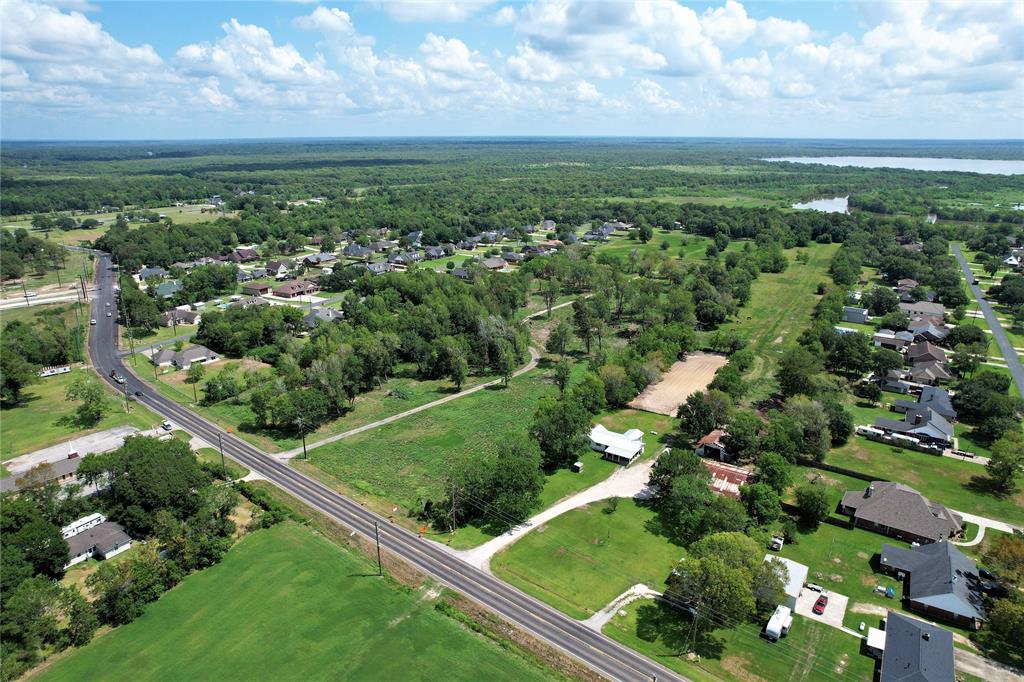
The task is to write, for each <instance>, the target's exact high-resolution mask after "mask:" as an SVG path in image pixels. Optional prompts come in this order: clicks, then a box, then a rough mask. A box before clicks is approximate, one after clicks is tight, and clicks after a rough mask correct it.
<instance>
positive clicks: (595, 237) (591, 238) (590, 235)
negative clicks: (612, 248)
mask: <svg viewBox="0 0 1024 682" xmlns="http://www.w3.org/2000/svg"><path fill="white" fill-rule="evenodd" d="M583 241H585V242H604V241H608V237H606V236H604V235H603V234H601V233H600V232H594V231H590V232H586V233H584V234H583Z"/></svg>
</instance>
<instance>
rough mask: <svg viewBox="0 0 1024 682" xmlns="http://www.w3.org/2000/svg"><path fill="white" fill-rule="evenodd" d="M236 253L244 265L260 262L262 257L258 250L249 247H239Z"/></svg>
mask: <svg viewBox="0 0 1024 682" xmlns="http://www.w3.org/2000/svg"><path fill="white" fill-rule="evenodd" d="M235 253H236V254H238V257H239V258H240V259H241V260H242V262H243V263H248V262H249V261H254V260H259V257H260V254H259V252H258V251H256V249H254V248H252V247H249V246H239V247H238V248H237V249H235Z"/></svg>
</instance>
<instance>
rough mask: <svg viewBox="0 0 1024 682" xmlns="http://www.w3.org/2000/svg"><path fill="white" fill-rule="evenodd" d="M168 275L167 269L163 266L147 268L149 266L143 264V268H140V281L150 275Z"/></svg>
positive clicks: (143, 280)
mask: <svg viewBox="0 0 1024 682" xmlns="http://www.w3.org/2000/svg"><path fill="white" fill-rule="evenodd" d="M166 276H167V271H166V270H164V269H163V268H159V267H153V268H147V267H145V266H143V268H142V269H141V270H139V281H140V282H145V281H146V280H147V279H149V278H150V277H166Z"/></svg>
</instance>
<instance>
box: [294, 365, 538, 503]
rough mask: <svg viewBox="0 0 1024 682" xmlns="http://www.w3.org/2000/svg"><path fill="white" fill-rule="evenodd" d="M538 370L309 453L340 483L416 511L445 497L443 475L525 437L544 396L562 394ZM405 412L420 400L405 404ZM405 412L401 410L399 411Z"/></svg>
mask: <svg viewBox="0 0 1024 682" xmlns="http://www.w3.org/2000/svg"><path fill="white" fill-rule="evenodd" d="M546 376H547V372H545V371H543V370H535V371H532V372H529V373H527V374H525V375H522V376H519V377H516V378H514V379H512V381H511V382H510V383H509V385H508V386H507V387H502V386H501V385H500V384H498V385H497V386H491V387H489V388H485V389H482V390H480V391H477V392H476V393H473V394H471V395H468V396H465V397H462V398H459V399H457V400H453V401H451V402H449V403H446V404H444V405H439V406H437V407H435V408H432V409H429V410H424V411H423V412H419V413H417V414H413V415H410V416H408V417H405V418H403V419H400V420H398V421H395V422H392V423H390V424H385V425H384V426H381V427H379V428H376V429H371V430H369V431H364V432H363V433H359V434H356V435H354V436H351V437H349V438H345V439H344V440H340V441H337V442H336V443H331V444H329V445H325V446H323V447H320V448H316V449H315V450H311V451H310V453H309V459H310V462H311V463H312V464H313V465H315V466H316V467H318V468H320V469H321V470H322V471H324V472H326V473H328V474H330V475H331V476H333V477H334V478H336V479H338V480H339V481H341V482H342V483H345V484H347V485H349V486H352V487H354V488H357V489H359V490H362V491H363V492H367V493H370V494H371V495H375V496H377V497H381V498H385V499H387V501H388V502H391V503H395V504H399V505H401V506H403V507H406V508H408V509H416V508H418V507H419V506H421V505H422V501H423V500H426V499H432V498H437V497H439V496H440V494H441V483H442V481H443V479H444V476H445V474H446V472H448V471H449V470H450V469H451V468H452V467H454V466H456V465H457V464H458V463H459V462H461V461H463V460H465V459H466V458H469V457H479V456H488V455H493V454H494V453H496V452H497V449H498V447H499V446H500V445H501V444H502V443H504V442H506V441H508V440H509V439H513V438H526V437H527V436H526V432H527V429H528V428H529V425H530V423H531V422H532V419H533V413H534V412H535V411H536V409H537V403H538V401H539V400H540V398H541V397H542V396H545V395H550V394H553V393H555V392H557V388H555V386H554V385H552V384H551V383H550V382H549V381H548V380H547V378H546ZM401 402H402V403H403V409H408V408H410V407H414V406H415V404H416V403H412V404H408V405H407V406H406V405H404V404H405V403H408V402H409V401H401ZM395 411H400V410H395Z"/></svg>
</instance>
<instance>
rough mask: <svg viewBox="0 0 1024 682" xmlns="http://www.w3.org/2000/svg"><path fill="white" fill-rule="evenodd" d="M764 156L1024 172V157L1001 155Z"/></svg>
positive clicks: (914, 167)
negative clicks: (1000, 156) (1008, 158)
mask: <svg viewBox="0 0 1024 682" xmlns="http://www.w3.org/2000/svg"><path fill="white" fill-rule="evenodd" d="M761 160H762V161H789V162H790V163H817V164H822V165H824V166H853V167H856V168H903V169H906V170H920V171H957V172H961V173H987V174H989V175H1024V161H1008V160H1002V159H954V158H935V157H926V156H783V157H778V158H772V159H761Z"/></svg>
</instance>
